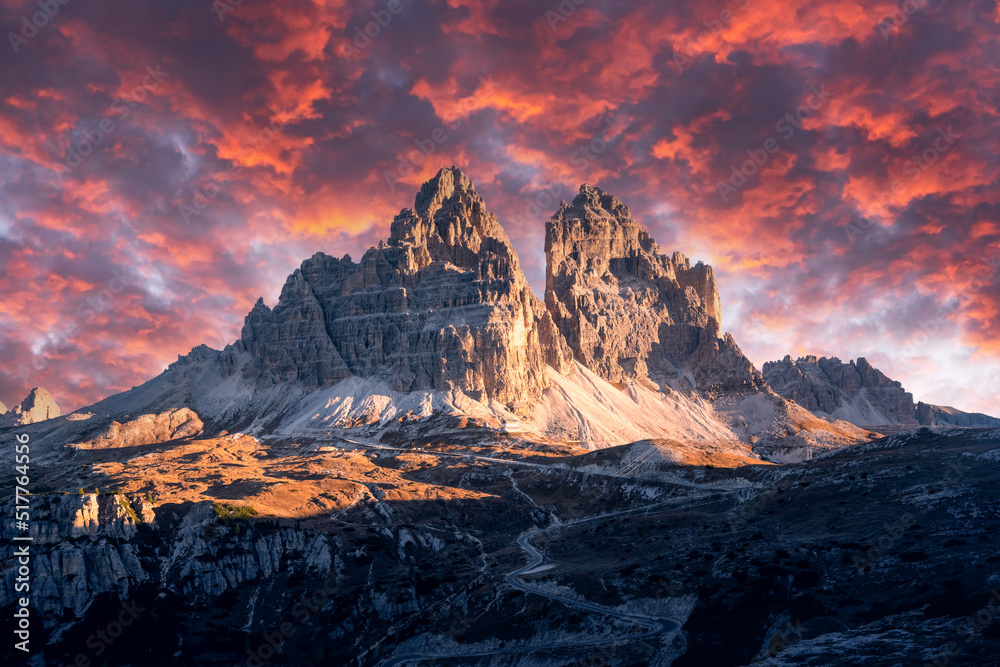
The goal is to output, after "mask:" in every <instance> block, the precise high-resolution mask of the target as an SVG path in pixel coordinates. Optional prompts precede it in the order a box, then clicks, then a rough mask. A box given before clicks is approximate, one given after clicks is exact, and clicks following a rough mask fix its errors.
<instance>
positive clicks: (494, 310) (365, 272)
mask: <svg viewBox="0 0 1000 667" xmlns="http://www.w3.org/2000/svg"><path fill="white" fill-rule="evenodd" d="M242 344H243V346H244V348H245V349H246V350H247V351H248V352H250V354H251V355H253V357H254V359H255V361H256V369H257V370H258V371H259V372H260V373H261V375H262V377H263V379H264V380H265V381H270V382H287V381H300V382H303V383H304V384H305V385H306V386H307V387H310V388H312V387H326V386H330V385H333V384H336V383H337V382H339V381H340V380H343V379H345V378H347V377H350V376H359V377H380V378H384V379H385V380H387V381H388V383H389V385H390V386H391V387H392V388H393V389H395V390H397V391H414V390H428V389H448V390H450V389H460V390H462V391H463V392H464V393H466V394H468V395H469V396H471V397H472V398H475V399H477V400H487V399H491V400H495V401H498V402H500V403H502V404H504V405H505V406H507V407H509V408H511V409H513V410H514V411H516V412H523V411H525V410H527V409H528V407H529V406H530V405H531V403H532V402H533V401H534V400H535V399H537V398H538V397H539V396H540V395H541V392H542V390H543V389H544V388H545V386H546V379H545V373H544V369H545V366H546V364H548V365H552V366H554V367H556V368H557V369H564V368H565V367H566V366H567V364H568V363H569V361H570V360H571V356H570V353H569V350H568V348H567V347H566V345H565V343H564V342H563V340H562V337H561V336H560V335H559V333H558V330H557V329H556V327H555V325H554V323H553V322H552V320H551V318H550V316H549V314H548V313H547V312H546V310H545V308H544V306H543V304H542V303H541V302H540V301H539V300H538V299H537V297H535V296H534V294H533V293H532V291H531V288H530V286H529V285H528V283H527V281H526V280H525V278H524V274H523V273H522V271H521V268H520V264H519V262H518V258H517V254H516V253H515V252H514V248H513V246H512V245H511V243H510V240H509V239H508V238H507V235H506V233H505V232H504V231H503V229H502V228H501V227H500V224H499V222H498V221H497V219H496V216H494V215H493V214H492V213H490V212H489V211H487V210H486V207H485V204H484V202H483V200H482V198H481V197H480V196H479V195H478V194H477V193H476V191H475V187H474V186H473V184H472V181H470V180H469V178H468V177H467V176H465V174H463V173H462V172H461V171H459V170H458V169H455V168H451V169H443V170H441V171H440V172H439V173H438V175H437V176H436V177H435V178H434V179H432V180H431V181H429V182H428V183H426V184H425V185H424V186H423V187H422V188H421V190H420V192H419V193H418V194H417V197H416V200H415V204H414V208H412V209H404V210H403V211H402V212H400V213H399V215H397V216H396V218H395V219H394V220H393V222H392V227H391V233H390V237H389V240H388V242H387V243H385V242H384V243H380V244H379V246H378V247H375V248H370V249H369V250H368V251H367V252H366V253H365V255H364V256H363V257H362V258H361V260H360V261H359V262H354V261H353V260H352V259H351V258H350V257H349V256H344V257H342V258H340V259H337V258H335V257H331V256H329V255H325V254H323V253H317V254H316V255H314V256H313V257H312V258H310V259H308V260H306V261H305V262H303V263H302V266H301V267H300V268H299V269H297V270H296V271H295V273H293V274H292V275H291V276H289V278H288V280H287V282H286V283H285V286H284V288H283V289H282V292H281V297H280V298H279V301H278V304H277V305H276V306H275V308H274V309H273V310H272V309H270V308H268V307H267V306H266V305H264V303H263V301H258V302H257V304H256V305H255V306H254V308H253V310H252V311H251V312H250V314H249V315H248V316H247V318H246V322H245V324H244V327H243V333H242Z"/></svg>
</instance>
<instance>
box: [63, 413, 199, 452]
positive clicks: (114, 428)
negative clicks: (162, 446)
mask: <svg viewBox="0 0 1000 667" xmlns="http://www.w3.org/2000/svg"><path fill="white" fill-rule="evenodd" d="M204 428H205V425H204V424H203V423H202V421H201V419H199V418H198V415H197V413H195V412H194V411H193V410H190V409H188V408H174V409H172V410H166V411H165V412H161V413H159V414H155V415H154V414H147V415H140V416H138V417H136V418H135V419H132V420H130V421H127V422H124V423H122V422H117V421H112V422H111V424H110V425H109V426H108V427H107V428H106V429H105V430H104V431H103V432H101V434H100V435H98V436H97V437H95V438H92V439H90V440H86V441H84V442H81V443H78V444H76V445H74V446H75V447H77V448H78V449H113V448H116V447H137V446H139V445H151V444H155V443H159V442H169V441H170V440H179V439H181V438H190V437H192V436H195V435H199V434H200V433H202V431H203V430H204Z"/></svg>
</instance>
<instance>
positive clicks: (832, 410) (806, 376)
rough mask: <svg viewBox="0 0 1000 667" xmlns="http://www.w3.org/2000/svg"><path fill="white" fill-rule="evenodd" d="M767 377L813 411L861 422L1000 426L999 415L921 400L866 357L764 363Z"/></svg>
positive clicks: (790, 396)
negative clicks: (915, 397) (915, 401)
mask: <svg viewBox="0 0 1000 667" xmlns="http://www.w3.org/2000/svg"><path fill="white" fill-rule="evenodd" d="M763 372H764V379H765V380H766V381H767V383H768V384H769V385H771V387H772V388H773V389H774V391H776V392H777V393H778V394H780V395H781V396H783V397H785V398H787V399H788V400H791V401H795V402H796V403H798V404H799V405H801V406H803V407H804V408H806V409H807V410H810V411H811V412H812V413H813V414H815V415H819V416H822V417H832V418H835V419H843V420H844V421H849V422H851V423H852V424H857V425H859V426H869V427H872V426H888V425H902V426H917V425H923V426H971V427H994V426H1000V419H996V418H995V417H990V416H989V415H983V414H978V413H967V412H962V411H961V410H956V409H955V408H951V407H945V406H938V405H928V404H926V403H917V404H916V405H914V402H913V394H911V393H909V392H908V391H906V390H905V389H904V388H903V385H902V383H901V382H899V381H897V380H893V379H891V378H889V377H888V376H887V375H886V374H885V373H883V372H882V371H880V370H879V369H877V368H875V367H874V366H872V365H871V364H870V363H869V362H868V360H867V359H865V358H864V357H859V358H858V359H857V361H848V362H847V363H844V362H843V361H841V360H840V359H838V358H837V357H832V358H827V357H820V358H817V357H816V356H814V355H808V356H805V357H799V358H798V359H795V360H792V358H791V356H789V355H785V358H784V359H782V360H780V361H769V362H767V363H765V364H764V369H763Z"/></svg>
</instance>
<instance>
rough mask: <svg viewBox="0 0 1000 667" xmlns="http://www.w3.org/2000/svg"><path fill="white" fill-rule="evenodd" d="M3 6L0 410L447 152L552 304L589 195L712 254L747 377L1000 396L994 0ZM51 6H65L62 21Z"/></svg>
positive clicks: (178, 347) (379, 200)
mask: <svg viewBox="0 0 1000 667" xmlns="http://www.w3.org/2000/svg"><path fill="white" fill-rule="evenodd" d="M42 5H43V6H49V5H50V6H49V13H52V12H55V13H54V15H52V16H49V15H48V14H46V13H45V10H44V8H40V5H39V4H38V3H35V2H32V3H28V2H19V1H16V0H0V24H2V25H3V26H5V32H6V33H7V34H6V38H5V44H4V46H3V48H4V49H6V55H5V57H4V58H3V59H2V60H0V81H2V82H3V83H2V84H0V85H2V97H3V100H4V106H3V109H2V111H0V169H2V170H3V174H4V178H3V181H2V185H0V187H2V200H0V201H2V202H3V203H2V205H0V262H2V266H3V269H4V270H3V272H2V275H0V290H2V293H3V301H2V305H0V313H2V316H0V329H2V336H3V337H2V339H0V340H2V343H0V399H2V400H3V401H5V402H6V403H7V404H10V403H12V402H14V401H15V400H19V399H20V398H21V397H22V396H23V395H24V394H26V393H27V391H28V390H29V389H30V388H31V387H32V386H35V385H44V386H46V387H47V388H48V389H49V390H50V391H51V392H52V393H53V395H54V396H55V397H56V398H57V400H58V401H59V402H60V403H61V404H62V405H63V406H64V407H66V408H76V407H79V406H82V405H85V404H87V403H90V402H93V401H95V400H98V399H100V398H102V397H104V396H105V395H107V394H110V393H112V392H115V391H120V390H123V389H127V388H129V387H130V386H132V385H134V384H138V383H140V382H142V381H144V380H146V379H148V378H149V377H151V376H152V375H155V374H156V373H158V372H159V371H161V370H162V369H163V368H164V367H165V366H166V365H167V364H168V363H170V362H171V361H173V360H174V359H175V358H176V356H177V355H178V354H184V353H186V352H187V351H188V350H189V349H190V348H191V347H193V346H194V345H197V344H200V343H202V342H204V343H207V344H209V345H212V346H214V347H220V346H222V345H224V344H225V343H227V342H230V341H232V340H233V339H235V338H236V337H237V336H238V335H239V331H240V327H241V325H242V318H243V316H244V315H245V314H246V312H247V311H248V310H249V308H250V306H251V305H252V303H253V302H254V301H255V300H256V298H257V297H258V296H261V295H263V296H264V299H265V301H267V302H269V303H273V302H274V301H275V300H276V298H277V294H278V292H279V290H280V286H281V284H282V282H283V280H284V278H285V276H286V275H287V274H288V273H289V272H290V271H291V270H292V269H294V267H295V266H297V265H298V263H299V262H300V261H301V260H302V259H304V258H306V257H308V256H310V255H312V254H313V253H314V252H316V251H318V250H323V251H325V252H328V253H331V254H334V255H338V256H340V255H343V254H345V253H350V254H351V255H353V256H355V257H357V256H359V255H360V254H361V253H362V252H363V251H364V249H365V248H366V247H367V246H369V245H371V244H373V243H376V242H377V241H378V240H379V239H380V238H383V237H384V236H385V235H386V234H387V232H388V225H389V222H390V221H391V219H392V217H393V215H394V214H395V213H397V212H398V211H399V210H400V209H401V208H403V207H405V206H409V205H411V204H412V198H413V195H414V193H415V191H416V188H417V187H418V186H419V184H420V183H421V182H423V181H424V180H426V179H427V178H429V177H430V176H432V175H433V174H434V173H435V172H436V171H437V170H438V169H439V168H440V167H441V166H446V165H451V164H455V165H458V166H460V167H462V168H463V169H465V170H466V171H467V172H468V173H469V174H470V176H471V177H472V178H473V180H474V181H475V182H476V184H477V187H478V188H479V190H480V192H481V193H482V194H483V196H484V197H485V198H486V200H487V203H488V204H489V205H490V207H491V209H493V210H494V211H495V212H496V213H497V214H498V215H499V216H500V218H501V220H503V221H504V222H505V224H506V225H507V227H508V231H509V233H510V235H511V238H512V239H513V240H514V242H515V245H516V246H517V248H518V250H519V251H520V253H521V255H522V264H523V265H524V267H525V270H526V271H527V272H528V277H529V279H530V280H532V282H533V284H534V285H535V287H536V289H537V290H538V291H539V292H541V290H542V288H543V282H544V256H543V254H542V243H541V238H542V235H543V233H544V221H545V219H547V218H548V217H549V216H551V214H552V213H553V212H554V210H555V209H556V207H557V206H558V200H559V199H571V198H572V196H573V194H574V192H575V190H576V188H577V187H578V186H579V184H580V183H583V182H587V183H593V184H596V185H598V186H600V187H602V188H604V189H606V190H608V191H610V192H613V193H615V194H617V195H619V196H620V197H621V198H623V199H624V200H625V201H626V202H628V203H629V204H630V205H631V207H632V210H633V213H634V214H635V216H636V217H637V218H639V219H640V220H642V221H643V222H644V223H645V224H646V226H647V227H648V228H649V229H650V232H651V233H652V234H653V236H654V237H655V238H657V239H658V240H659V241H660V244H661V246H663V248H664V250H666V251H670V252H672V251H674V250H680V251H682V252H684V253H685V254H687V255H689V256H691V257H692V258H695V259H702V260H705V261H707V262H709V263H711V264H713V265H714V266H715V267H716V270H717V272H718V274H719V276H720V282H721V290H722V298H723V306H724V315H725V322H724V324H725V327H726V328H727V329H729V330H730V331H731V332H732V333H733V334H734V335H735V336H736V338H737V340H738V341H739V342H740V344H741V345H742V346H743V348H744V350H745V351H746V352H747V353H748V355H749V356H750V357H751V359H753V360H754V361H755V362H756V363H758V364H762V363H763V362H764V361H767V360H770V359H773V358H780V357H782V356H784V355H785V354H792V355H799V354H818V355H827V356H834V355H836V356H840V357H841V358H844V359H847V358H855V357H858V356H866V357H868V358H869V359H870V360H871V361H872V362H873V363H874V364H876V365H877V366H879V367H881V368H882V369H883V370H884V371H885V372H886V373H888V374H889V375H890V376H892V377H894V378H897V379H899V380H901V381H902V382H903V383H904V386H906V387H907V388H908V389H909V390H911V391H913V392H914V394H915V395H916V397H917V398H918V399H922V400H925V401H929V402H933V403H944V404H951V405H955V406H956V407H959V408H962V409H966V410H979V411H987V412H993V413H994V414H995V413H997V412H998V408H997V406H998V405H1000V381H998V380H997V378H998V377H1000V338H998V336H997V335H996V331H997V328H998V318H1000V184H998V175H1000V124H998V122H997V119H998V113H1000V110H998V106H1000V85H998V83H1000V69H998V68H997V63H998V62H1000V39H998V38H1000V9H998V6H997V3H996V2H994V1H992V0H991V1H988V2H987V1H985V0H958V1H956V2H941V1H939V0H915V1H914V2H907V3H905V4H903V3H900V4H898V5H896V4H894V3H892V2H865V3H855V4H849V3H848V4H844V3H843V2H833V1H832V0H787V1H785V2H766V1H764V0H711V1H709V2H695V1H694V0H681V1H680V2H671V3H661V2H655V3H654V2H651V1H646V2H638V1H636V0H619V1H616V2H610V1H607V0H605V1H599V0H564V1H563V2H561V3H560V2H557V1H556V0H549V1H546V2H540V3H539V2H531V1H528V0H521V1H514V2H511V1H504V2H501V1H500V0H484V1H482V2H472V1H471V0H429V1H426V2H425V1H420V2H417V1H415V0H391V1H386V0H376V1H375V2H373V3H367V4H359V3H347V2H342V1H337V0H331V1H323V0H293V1H292V2H288V3H281V4H280V5H275V4H273V3H270V4H267V3H259V2H254V1H253V0H243V2H241V3H234V2H227V0H218V1H215V2H213V1H212V0H198V1H197V2H189V1H176V2H158V3H144V4H141V5H137V4H136V3H134V2H126V1H125V0H108V1H107V2H101V3H98V4H96V5H95V4H92V3H91V4H87V3H79V4H78V3H77V2H72V1H71V2H68V3H66V4H59V3H57V2H54V1H53V2H52V3H48V4H46V3H42ZM56 8H57V11H56Z"/></svg>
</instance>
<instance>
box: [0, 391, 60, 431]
mask: <svg viewBox="0 0 1000 667" xmlns="http://www.w3.org/2000/svg"><path fill="white" fill-rule="evenodd" d="M0 407H3V404H0ZM0 414H2V415H3V419H2V421H0V425H3V426H21V425H24V424H34V423H35V422H40V421H44V420H46V419H52V418H53V417H58V416H60V415H61V414H62V411H61V410H60V409H59V406H58V405H57V404H56V401H55V399H54V398H52V394H50V393H49V392H48V391H46V389H45V388H44V387H35V388H33V389H32V390H31V391H29V392H28V395H27V396H26V397H25V398H24V400H23V401H21V404H20V405H15V406H14V408H13V409H12V410H11V411H10V412H7V411H6V410H2V411H0Z"/></svg>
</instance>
